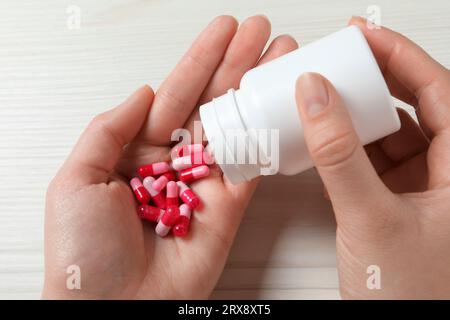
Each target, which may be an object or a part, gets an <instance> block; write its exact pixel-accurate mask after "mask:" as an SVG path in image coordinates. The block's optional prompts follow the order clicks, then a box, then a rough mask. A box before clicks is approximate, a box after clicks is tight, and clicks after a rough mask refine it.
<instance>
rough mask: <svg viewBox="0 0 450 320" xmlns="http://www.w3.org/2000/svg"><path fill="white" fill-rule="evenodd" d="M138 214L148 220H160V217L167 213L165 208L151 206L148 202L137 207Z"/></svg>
mask: <svg viewBox="0 0 450 320" xmlns="http://www.w3.org/2000/svg"><path fill="white" fill-rule="evenodd" d="M137 212H138V215H139V217H140V218H141V219H144V220H148V221H154V222H156V221H158V220H159V219H160V217H162V215H163V214H164V213H165V211H164V210H163V209H160V208H157V207H153V206H149V205H148V204H142V205H140V206H139V207H138V209H137Z"/></svg>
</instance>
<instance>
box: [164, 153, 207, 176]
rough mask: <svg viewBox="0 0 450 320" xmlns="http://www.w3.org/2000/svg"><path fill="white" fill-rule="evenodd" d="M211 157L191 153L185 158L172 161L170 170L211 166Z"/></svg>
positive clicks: (205, 154)
mask: <svg viewBox="0 0 450 320" xmlns="http://www.w3.org/2000/svg"><path fill="white" fill-rule="evenodd" d="M212 162H213V161H212V157H211V156H210V154H209V153H208V152H204V151H201V152H193V153H191V154H189V155H187V156H183V157H180V158H176V159H173V161H172V168H174V169H175V170H177V171H181V170H184V169H187V168H191V167H195V166H201V165H205V164H206V165H209V164H212Z"/></svg>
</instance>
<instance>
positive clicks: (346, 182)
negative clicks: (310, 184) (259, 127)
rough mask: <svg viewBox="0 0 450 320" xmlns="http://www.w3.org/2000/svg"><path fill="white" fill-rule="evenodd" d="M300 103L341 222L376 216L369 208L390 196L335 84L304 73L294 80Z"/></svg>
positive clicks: (315, 157) (314, 156) (307, 136)
mask: <svg viewBox="0 0 450 320" xmlns="http://www.w3.org/2000/svg"><path fill="white" fill-rule="evenodd" d="M296 101H297V106H298V109H299V113H300V118H301V120H302V123H303V128H304V133H305V140H306V144H307V147H308V150H309V152H310V154H311V158H312V160H313V162H314V164H315V166H316V168H317V170H318V172H319V174H320V176H321V178H322V180H323V182H324V184H325V187H326V188H327V191H328V194H329V197H330V199H331V201H332V203H333V206H334V207H335V209H336V208H338V209H341V210H335V211H336V212H337V216H336V219H337V220H338V223H343V224H344V225H345V224H346V223H353V221H355V219H356V220H360V221H364V222H367V220H368V219H372V218H371V217H369V215H366V216H364V212H368V210H367V207H368V206H371V205H375V204H378V203H379V199H385V200H386V201H387V199H388V198H389V191H388V189H387V188H386V187H385V186H384V185H383V183H382V182H381V180H380V179H379V177H378V176H377V173H376V172H375V170H374V168H373V167H372V165H371V163H370V161H369V159H368V158H367V155H366V154H365V152H364V149H363V147H362V145H361V143H360V141H359V139H358V137H357V135H356V132H355V130H354V128H353V125H352V121H351V119H350V116H349V114H348V112H347V109H346V108H345V107H344V105H343V104H342V100H341V98H340V97H339V95H338V93H337V92H336V90H335V89H334V87H333V86H332V85H331V83H330V82H329V81H328V80H326V79H325V78H323V77H322V76H321V75H319V74H316V73H305V74H303V75H302V76H301V77H300V78H299V79H298V81H297V84H296Z"/></svg>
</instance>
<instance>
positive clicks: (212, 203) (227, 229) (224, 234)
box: [189, 36, 298, 256]
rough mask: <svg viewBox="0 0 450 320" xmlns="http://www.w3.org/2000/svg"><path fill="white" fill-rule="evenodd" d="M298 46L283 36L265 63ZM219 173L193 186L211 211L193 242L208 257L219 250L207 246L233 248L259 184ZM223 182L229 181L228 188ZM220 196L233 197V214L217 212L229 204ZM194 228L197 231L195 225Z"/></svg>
mask: <svg viewBox="0 0 450 320" xmlns="http://www.w3.org/2000/svg"><path fill="white" fill-rule="evenodd" d="M297 47H298V45H297V43H296V42H295V40H294V39H293V38H291V37H288V36H283V37H279V38H277V39H275V40H274V41H273V42H272V44H271V45H270V46H269V48H268V49H267V51H266V53H265V54H264V57H265V58H264V62H268V61H270V60H272V59H275V58H277V57H278V56H281V55H283V54H286V53H288V52H290V51H292V50H294V49H296V48H297ZM260 63H261V61H260ZM237 81H239V79H237ZM219 170H220V169H217V170H212V172H211V174H215V175H216V176H215V179H210V178H208V179H207V180H199V181H197V182H196V183H194V184H193V186H192V187H193V188H194V190H195V192H197V193H198V194H200V195H201V196H202V199H204V202H205V208H204V211H205V212H206V211H208V212H209V214H208V215H203V214H198V215H195V220H196V222H195V223H197V225H200V226H201V227H202V230H200V231H199V232H198V233H196V234H195V236H192V239H191V240H192V241H197V242H198V243H202V244H203V245H201V246H198V248H200V247H201V248H203V249H202V250H203V252H204V253H205V255H208V254H209V256H210V252H211V251H217V250H211V249H210V247H207V246H205V244H208V246H212V245H216V246H217V245H219V247H223V243H227V244H229V245H231V243H232V240H233V238H234V236H235V234H236V230H237V229H238V227H239V223H240V221H241V219H242V214H237V213H243V212H244V208H245V206H246V205H247V203H248V201H249V199H250V195H251V193H252V192H253V190H254V188H255V186H256V182H257V179H255V180H253V181H251V182H249V183H242V184H240V185H237V186H234V185H232V184H231V183H230V182H229V181H228V180H227V179H226V178H225V179H224V181H223V180H222V177H221V176H220V172H219ZM223 182H225V185H224V183H223ZM224 188H226V189H224ZM218 190H223V191H224V192H218ZM226 190H228V192H225V191H226ZM218 193H219V194H223V195H227V196H231V197H232V198H231V199H229V198H228V199H227V201H226V203H230V204H231V205H230V206H232V207H230V208H232V209H230V212H229V213H227V214H224V213H223V211H217V210H214V208H217V207H221V206H223V205H224V203H225V202H224V200H223V199H222V198H221V197H220V196H218V195H217V194H218ZM193 227H194V228H195V225H194V226H193ZM199 228H200V227H199ZM194 239H196V240H194ZM218 242H219V243H218ZM189 245H190V244H189Z"/></svg>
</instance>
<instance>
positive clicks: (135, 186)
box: [130, 178, 150, 204]
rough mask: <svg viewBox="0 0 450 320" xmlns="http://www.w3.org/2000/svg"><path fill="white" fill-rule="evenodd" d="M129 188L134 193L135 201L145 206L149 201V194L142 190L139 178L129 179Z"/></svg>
mask: <svg viewBox="0 0 450 320" xmlns="http://www.w3.org/2000/svg"><path fill="white" fill-rule="evenodd" d="M130 186H131V189H132V190H133V192H134V195H135V196H136V199H137V200H138V201H139V202H140V203H142V204H146V203H148V202H149V201H150V194H149V193H148V192H147V190H146V189H145V188H144V186H143V184H142V182H141V180H139V178H133V179H131V181H130Z"/></svg>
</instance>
